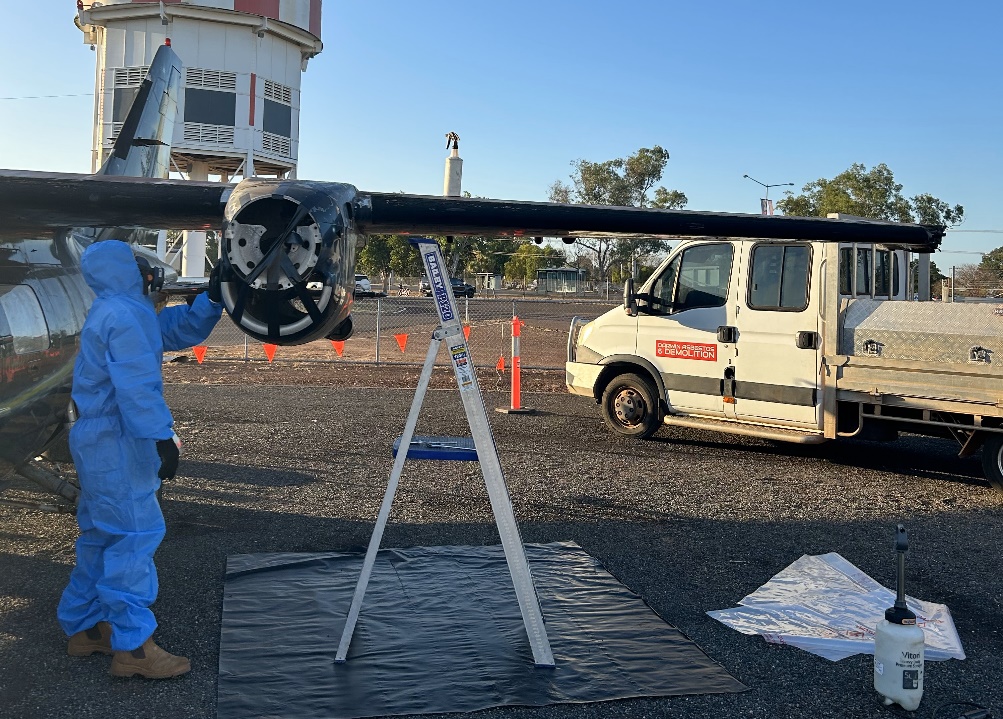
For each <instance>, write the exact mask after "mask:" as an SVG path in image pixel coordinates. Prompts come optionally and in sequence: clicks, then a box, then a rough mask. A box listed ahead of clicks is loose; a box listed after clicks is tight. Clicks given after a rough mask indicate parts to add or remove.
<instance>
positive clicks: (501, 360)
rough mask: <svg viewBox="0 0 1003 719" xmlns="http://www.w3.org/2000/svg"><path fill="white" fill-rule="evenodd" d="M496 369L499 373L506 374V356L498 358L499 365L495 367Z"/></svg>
mask: <svg viewBox="0 0 1003 719" xmlns="http://www.w3.org/2000/svg"><path fill="white" fill-rule="evenodd" d="M495 369H496V370H498V371H499V372H504V371H505V356H504V355H502V356H501V357H499V358H498V364H496V365H495Z"/></svg>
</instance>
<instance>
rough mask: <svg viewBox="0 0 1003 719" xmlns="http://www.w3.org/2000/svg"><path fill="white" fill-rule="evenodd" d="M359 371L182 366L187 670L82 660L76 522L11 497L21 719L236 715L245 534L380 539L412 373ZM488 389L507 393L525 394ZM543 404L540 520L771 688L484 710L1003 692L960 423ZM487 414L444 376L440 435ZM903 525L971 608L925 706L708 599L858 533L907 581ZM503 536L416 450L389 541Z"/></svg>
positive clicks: (0, 575)
mask: <svg viewBox="0 0 1003 719" xmlns="http://www.w3.org/2000/svg"><path fill="white" fill-rule="evenodd" d="M219 364H220V365H223V364H225V363H219ZM203 367H205V366H203ZM308 369H310V368H309V367H308ZM335 369H337V370H338V371H337V372H331V373H328V374H324V375H323V377H321V376H320V375H319V374H317V373H315V371H314V370H313V369H311V370H310V372H309V373H306V372H305V371H301V372H297V371H295V367H293V366H291V365H285V366H283V367H277V366H272V365H264V364H261V365H259V364H251V365H246V364H243V363H235V364H234V365H233V367H232V368H231V369H230V370H229V371H228V372H221V373H219V374H217V375H214V374H213V373H212V372H210V371H208V370H206V371H205V373H203V370H202V369H200V368H199V366H197V365H194V363H188V364H185V365H176V366H169V367H168V368H167V371H166V372H165V374H166V375H167V376H168V379H169V382H170V384H169V385H168V388H167V395H168V400H169V402H170V404H171V406H172V408H173V409H174V415H175V419H176V422H177V429H178V433H179V434H180V435H181V437H182V438H183V440H184V441H185V443H186V446H185V452H184V455H183V459H182V463H181V469H180V476H179V477H178V478H177V479H176V480H175V481H174V482H172V483H170V484H169V485H168V486H167V487H166V488H165V494H164V502H163V508H164V514H165V516H166V518H167V525H168V535H167V538H166V540H165V542H164V544H163V545H162V547H161V549H160V551H159V552H158V554H157V564H158V567H159V571H160V579H161V591H160V598H159V600H158V601H157V604H156V605H155V607H154V609H155V611H156V613H157V616H158V618H159V621H160V623H161V627H160V629H159V630H158V633H157V639H158V641H159V642H160V643H161V644H162V645H163V646H165V647H166V648H167V649H169V650H174V651H176V652H181V653H187V654H188V655H189V656H190V657H191V660H192V665H193V671H192V672H191V674H190V675H188V676H186V677H184V678H182V679H178V680H173V681H163V682H151V681H141V680H113V679H111V678H109V677H108V676H107V668H108V659H107V658H105V657H98V656H95V657H92V658H88V659H74V658H70V657H67V656H66V654H65V637H64V636H62V634H61V631H60V629H59V627H58V625H57V623H56V621H55V616H54V612H55V604H56V601H57V600H58V597H59V592H60V591H61V590H62V588H63V586H64V584H65V583H66V580H67V577H68V573H69V570H70V567H71V566H72V562H73V541H74V539H75V537H76V524H75V520H74V518H73V517H72V516H68V515H43V514H39V513H35V512H31V511H28V510H20V509H14V508H10V507H0V667H2V669H0V716H2V717H4V718H8V717H74V718H75V719H84V718H85V717H102V718H106V717H126V716H144V717H172V718H174V717H212V716H214V715H215V699H216V674H217V660H218V646H219V631H220V611H221V603H222V590H223V570H224V564H225V560H226V557H227V555H229V554H238V553H245V552H270V551H293V552H296V551H303V552H315V551H328V550H338V551H341V550H359V551H362V550H364V547H365V545H366V543H367V541H368V539H369V535H370V533H371V530H372V523H373V520H374V518H375V516H376V513H377V510H378V506H379V503H380V500H381V498H382V493H383V490H384V488H385V484H386V479H387V476H388V475H389V471H390V467H391V463H392V459H391V457H390V452H389V448H390V445H391V443H392V441H393V439H394V438H395V437H396V436H398V435H399V434H400V432H401V429H402V427H403V423H404V419H405V416H406V413H407V409H408V406H409V404H410V401H411V396H412V392H411V391H409V390H408V389H406V388H402V387H400V385H407V384H408V380H406V378H405V379H401V377H400V372H399V371H398V372H397V374H394V371H395V370H394V368H380V370H379V371H375V368H361V367H356V368H346V367H340V368H335ZM325 371H326V370H325ZM414 375H415V379H416V377H417V372H416V371H415V373H414ZM445 377H446V379H442V380H440V382H441V384H448V382H447V381H446V380H447V379H448V376H445ZM492 377H493V373H489V374H487V375H482V385H484V386H486V387H491V386H493V385H492V384H491V383H490V382H488V381H486V380H487V379H489V378H492ZM555 377H556V379H555ZM308 378H309V379H308ZM394 378H396V379H394ZM561 379H562V378H560V374H559V373H551V374H550V375H546V374H538V375H536V377H535V379H534V378H532V377H531V378H530V383H531V386H534V387H537V388H546V387H548V386H554V385H557V384H559V383H560V381H561ZM226 381H228V382H231V384H229V385H222V384H219V383H220V382H226ZM536 381H538V382H539V384H536V385H532V383H533V382H536ZM411 382H412V383H413V380H411ZM358 384H363V385H365V384H368V385H370V386H371V387H377V388H366V387H363V386H354V385H358ZM332 385H333V386H332ZM485 401H486V404H487V406H488V408H489V409H490V408H493V407H495V406H503V405H506V404H507V402H508V396H507V394H501V393H494V392H489V393H487V394H486V398H485ZM524 404H526V405H528V406H532V407H535V408H537V409H539V410H541V412H540V414H538V415H536V416H509V415H498V414H495V413H494V412H490V417H491V421H492V424H493V426H494V430H495V435H496V440H497V443H498V446H499V450H500V456H501V461H502V465H503V467H504V469H505V472H506V477H507V481H508V484H509V488H510V493H511V495H512V501H513V505H514V507H515V511H516V516H517V518H518V519H519V522H520V526H521V528H522V532H523V537H524V539H525V540H526V541H527V542H551V541H557V540H573V541H575V542H577V543H578V544H580V545H581V546H582V547H583V548H584V549H585V550H586V551H588V552H589V553H590V554H592V555H593V556H595V557H597V558H598V559H599V560H600V561H601V562H602V563H603V564H604V565H605V566H606V567H607V569H608V570H609V571H610V572H611V573H612V574H613V575H614V576H616V577H617V578H618V579H619V580H620V581H621V582H623V583H624V584H625V585H626V586H627V587H629V588H630V589H631V590H633V591H634V592H636V593H638V594H640V595H641V596H642V597H643V598H644V599H645V601H646V602H647V603H648V604H649V605H650V606H651V607H652V608H653V609H654V610H655V611H657V612H658V613H659V614H660V615H661V616H662V617H664V618H665V619H666V620H667V621H668V622H670V623H672V624H673V625H675V626H677V627H679V628H680V629H681V630H682V631H683V632H685V633H686V634H687V635H688V636H689V637H691V638H692V639H693V640H694V641H695V642H696V643H697V644H698V645H699V646H700V647H702V648H703V649H704V650H705V651H706V652H707V653H708V654H709V655H710V656H711V657H713V658H714V659H715V660H717V661H718V662H720V663H721V664H722V665H723V666H724V667H726V668H727V669H728V670H729V671H730V672H731V673H732V674H734V676H735V677H736V678H738V679H739V680H740V681H742V682H744V683H745V684H746V685H748V686H749V687H750V691H748V692H746V693H744V694H739V695H720V696H692V697H676V698H666V699H635V700H627V701H617V702H611V703H603V704H593V705H561V706H551V707H545V708H538V709H528V708H507V709H496V710H488V711H485V712H481V713H478V716H483V717H487V718H494V717H499V718H500V717H506V718H508V717H512V718H515V717H520V718H521V717H527V718H528V717H533V718H534V719H536V718H540V719H560V718H563V717H614V718H616V717H663V716H673V717H702V718H707V719H710V718H711V717H714V718H718V717H836V716H839V717H880V716H890V715H894V714H897V715H899V716H915V717H930V716H931V715H932V713H933V710H934V708H935V707H936V706H937V705H938V704H940V703H941V702H945V701H949V700H953V699H963V700H969V701H975V702H979V703H981V704H984V705H988V706H990V707H992V708H994V709H995V710H996V711H997V712H1003V686H1001V684H1000V682H999V677H1000V676H1001V674H1003V659H1001V649H1003V621H1001V619H1000V617H1001V615H1003V606H1001V594H1003V573H1001V572H1000V559H999V547H1000V546H1001V544H1003V511H1001V508H1003V496H1001V495H999V494H996V493H994V492H993V491H992V490H991V489H990V488H989V486H988V484H987V483H985V482H984V481H983V480H982V478H981V469H980V466H979V462H978V458H974V459H966V460H958V459H956V457H955V453H956V450H955V448H954V447H952V446H951V445H950V444H949V443H947V442H941V441H932V440H926V439H921V438H907V439H904V440H901V441H899V442H897V443H894V444H887V445H880V444H870V443H864V442H846V443H842V444H833V445H827V446H821V447H816V448H798V447H791V446H786V445H777V444H773V443H770V442H766V441H760V440H754V439H744V438H737V437H730V436H725V435H720V434H713V433H709V432H698V431H692V430H683V429H677V428H663V429H662V430H661V431H660V432H659V433H658V434H657V435H656V437H655V438H654V439H653V440H651V441H648V442H640V443H638V442H624V441H620V440H618V439H616V438H615V437H613V436H611V435H610V434H609V433H608V432H607V431H606V430H605V428H604V427H603V426H602V421H601V418H600V416H599V410H598V408H597V407H596V405H595V404H594V403H591V402H589V401H588V400H585V399H583V398H579V397H573V396H570V395H567V394H560V393H543V392H536V393H533V392H530V393H528V394H527V395H525V397H524ZM464 425H465V421H464V417H463V414H462V410H461V406H460V402H459V399H458V396H457V394H456V393H455V391H450V392H446V391H432V392H430V393H429V395H428V397H427V399H426V402H425V409H424V411H423V413H422V420H421V422H420V423H419V427H418V429H419V432H422V433H425V434H462V433H464ZM17 489H18V488H17V487H15V488H13V490H9V492H10V491H13V492H15V493H16V491H17ZM897 522H904V523H905V524H906V526H907V527H908V528H909V530H910V537H911V542H912V551H911V552H910V555H909V557H908V560H907V587H908V591H909V593H910V594H912V595H914V596H916V597H920V598H922V599H927V600H930V601H936V602H944V603H946V604H947V605H948V606H949V607H950V608H951V611H952V612H953V614H954V618H955V621H956V623H957V626H958V630H959V633H960V635H961V638H962V641H963V643H964V647H965V651H966V652H967V654H968V659H967V660H965V661H948V662H939V663H927V665H926V694H925V697H924V700H923V704H922V705H921V707H920V709H919V710H918V711H917V712H915V713H914V714H906V713H904V712H891V711H888V710H885V709H883V708H881V707H880V706H879V705H878V702H877V701H876V698H875V695H874V692H873V688H872V686H871V661H872V660H871V658H870V657H867V656H857V657H851V658H849V659H845V660H843V661H841V662H838V663H833V662H829V661H827V660H824V659H821V658H819V657H816V656H813V655H811V654H808V653H806V652H803V651H800V650H797V649H794V648H791V647H784V646H776V645H769V644H766V643H765V642H764V641H763V640H762V639H761V638H758V637H748V636H744V635H741V634H739V633H737V632H735V631H733V630H731V629H728V628H726V627H725V626H723V625H721V624H719V623H718V622H716V621H714V620H712V619H710V618H709V617H707V616H706V614H705V612H706V611H707V610H710V609H720V608H725V607H731V606H735V605H736V603H737V602H738V600H739V599H741V598H742V597H743V596H745V595H746V594H748V593H749V592H751V591H753V590H754V589H756V588H757V587H758V586H760V585H761V584H763V583H764V582H766V581H767V580H768V579H769V578H770V577H771V576H772V575H773V574H775V573H776V572H778V571H779V570H781V569H783V568H784V567H785V566H787V565H788V564H790V563H791V562H792V561H794V560H795V559H797V558H798V557H799V556H801V555H802V554H821V553H825V552H839V553H840V554H842V555H843V556H844V557H845V558H847V559H848V560H849V561H851V562H853V563H854V564H856V565H857V566H858V567H860V568H861V569H862V570H863V571H865V572H867V573H868V574H870V575H871V576H873V577H874V578H875V579H877V580H878V581H879V582H881V583H883V584H885V585H886V586H893V584H894V577H895V557H894V552H893V551H892V541H893V531H894V526H895V524H896V523H897ZM496 542H497V536H496V533H495V529H494V524H493V520H492V515H491V510H490V506H489V504H488V500H487V493H486V491H485V489H484V485H483V481H482V480H481V478H480V475H479V472H478V468H477V466H476V465H475V464H470V463H448V464H442V463H432V462H412V463H409V464H408V465H407V467H406V470H405V476H404V478H403V479H402V482H401V487H400V491H399V494H398V499H397V501H396V503H395V505H394V511H393V514H392V516H391V520H390V524H389V526H388V528H387V532H386V537H385V540H384V545H383V546H398V547H405V546H415V545H442V544H475V545H477V544H493V543H496ZM957 713H960V711H959V712H957ZM957 713H955V714H946V715H945V714H944V713H941V714H940V715H939V716H940V718H941V719H943V718H944V717H945V716H948V717H953V716H956V715H957Z"/></svg>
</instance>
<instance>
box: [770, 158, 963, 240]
mask: <svg viewBox="0 0 1003 719" xmlns="http://www.w3.org/2000/svg"><path fill="white" fill-rule="evenodd" d="M777 209H779V210H780V211H781V212H783V213H784V214H785V215H792V216H797V217H825V216H826V215H827V214H829V213H830V212H839V213H843V214H847V215H856V216H857V217H868V218H871V219H874V220H891V221H893V222H922V223H924V224H930V225H947V226H954V225H957V224H960V223H961V222H962V221H963V220H964V217H965V208H964V207H962V206H961V205H954V206H953V207H952V206H951V205H949V204H948V203H946V202H944V201H943V200H940V199H938V198H936V197H934V196H933V195H930V194H921V195H916V196H915V197H912V198H911V199H906V198H905V197H904V196H903V195H902V185H901V184H899V183H897V182H895V176H894V175H893V174H892V171H891V170H890V169H889V168H888V165H885V164H884V163H881V164H880V165H875V166H874V167H873V168H871V169H870V170H868V169H867V167H865V166H864V165H862V164H860V163H856V164H853V165H851V166H850V168H849V169H848V170H844V171H843V172H841V173H839V174H838V175H836V176H835V177H834V178H832V179H831V180H827V179H825V178H824V177H823V178H819V179H818V180H815V181H814V182H809V183H808V184H807V185H805V186H804V187H803V188H801V194H799V195H795V194H794V193H793V192H791V191H790V190H788V191H787V192H785V193H784V197H783V199H781V200H780V201H779V202H777Z"/></svg>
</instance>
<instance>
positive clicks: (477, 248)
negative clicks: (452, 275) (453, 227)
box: [466, 237, 524, 275]
mask: <svg viewBox="0 0 1003 719" xmlns="http://www.w3.org/2000/svg"><path fill="white" fill-rule="evenodd" d="M471 244H472V245H473V253H472V256H471V258H470V260H468V261H467V265H466V267H467V271H468V272H473V273H477V272H490V273H491V274H492V275H501V274H504V273H505V263H506V262H508V260H509V258H510V257H511V256H512V255H513V254H515V253H516V252H517V251H518V249H519V248H520V247H521V246H522V245H523V244H524V242H523V241H522V240H512V239H503V238H501V239H489V238H486V237H475V238H473V242H472V243H471Z"/></svg>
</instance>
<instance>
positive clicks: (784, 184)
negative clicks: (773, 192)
mask: <svg viewBox="0 0 1003 719" xmlns="http://www.w3.org/2000/svg"><path fill="white" fill-rule="evenodd" d="M742 177H744V178H746V179H749V180H752V181H753V182H755V183H756V184H757V185H762V186H763V187H765V188H766V197H765V198H764V200H763V203H764V205H765V206H764V207H763V208H762V211H763V214H764V215H766V214H770V215H772V214H773V207H772V206H771V205H770V188H771V187H793V186H794V183H793V182H778V183H776V184H771V185H768V184H766V183H765V182H760V181H759V180H757V179H756V178H755V177H751V176H749V175H742ZM767 210H769V212H767Z"/></svg>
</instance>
